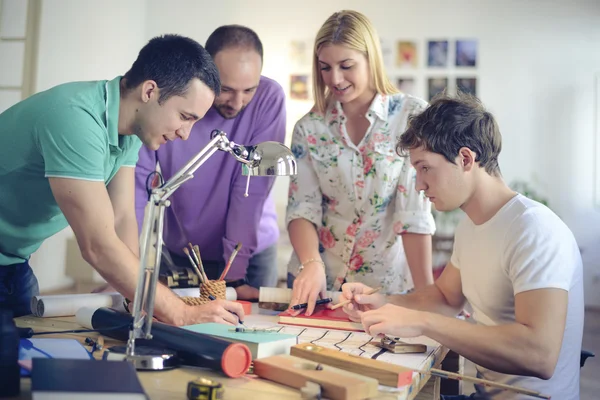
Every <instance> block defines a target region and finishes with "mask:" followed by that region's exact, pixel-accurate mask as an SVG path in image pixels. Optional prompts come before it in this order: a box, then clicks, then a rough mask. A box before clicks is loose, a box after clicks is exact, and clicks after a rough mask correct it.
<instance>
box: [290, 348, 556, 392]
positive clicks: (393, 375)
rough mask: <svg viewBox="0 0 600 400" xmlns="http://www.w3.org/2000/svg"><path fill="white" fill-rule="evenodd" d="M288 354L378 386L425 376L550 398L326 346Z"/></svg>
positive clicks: (520, 389)
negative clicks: (376, 382) (416, 368)
mask: <svg viewBox="0 0 600 400" xmlns="http://www.w3.org/2000/svg"><path fill="white" fill-rule="evenodd" d="M290 354H292V355H293V356H296V357H300V358H305V359H307V360H312V361H316V362H319V363H323V364H327V365H332V366H334V367H337V368H340V369H343V370H346V371H350V372H354V373H357V374H361V375H364V376H369V377H372V378H375V379H377V380H378V381H379V383H380V384H381V385H385V386H393V387H400V386H405V385H410V384H411V382H412V376H413V373H419V374H428V375H432V376H436V377H440V378H444V379H454V380H464V381H470V382H474V383H477V384H481V385H485V386H489V387H495V388H498V389H503V390H508V391H511V392H515V393H521V394H526V395H528V396H531V397H536V398H539V399H550V396H549V395H546V394H543V393H540V392H536V391H535V390H530V389H525V388H521V387H518V386H512V385H506V384H503V383H498V382H494V381H490V380H487V379H480V378H475V377H471V376H467V375H461V374H456V373H454V372H448V371H444V370H441V369H434V368H432V369H431V370H413V369H410V368H406V367H401V366H398V365H395V364H390V363H386V362H383V361H379V360H373V359H370V358H364V357H359V356H353V355H351V354H348V353H344V352H341V351H338V350H331V349H327V348H325V347H321V346H316V345H314V344H310V343H302V344H297V345H295V346H292V349H291V351H290Z"/></svg>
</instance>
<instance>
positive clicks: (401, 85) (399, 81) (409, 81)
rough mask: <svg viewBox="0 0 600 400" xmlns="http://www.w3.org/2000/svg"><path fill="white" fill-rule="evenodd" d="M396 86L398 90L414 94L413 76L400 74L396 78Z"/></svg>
mask: <svg viewBox="0 0 600 400" xmlns="http://www.w3.org/2000/svg"><path fill="white" fill-rule="evenodd" d="M395 83H396V87H397V88H398V90H399V91H401V92H402V93H405V94H410V95H411V96H414V95H415V78H413V77H408V76H402V77H398V78H396V82H395Z"/></svg>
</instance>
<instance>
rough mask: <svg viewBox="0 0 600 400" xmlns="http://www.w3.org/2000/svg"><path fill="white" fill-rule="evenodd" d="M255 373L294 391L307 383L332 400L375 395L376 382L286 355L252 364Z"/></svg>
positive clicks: (346, 399) (364, 397)
mask: <svg viewBox="0 0 600 400" xmlns="http://www.w3.org/2000/svg"><path fill="white" fill-rule="evenodd" d="M254 373H255V374H256V375H258V376H259V377H261V378H263V379H268V380H270V381H274V382H277V383H281V384H283V385H286V386H291V387H294V388H296V389H302V388H304V387H305V386H307V383H309V382H312V383H315V384H318V385H319V386H320V388H321V396H323V397H325V398H328V399H332V400H338V399H339V400H354V399H357V400H358V399H366V398H373V397H376V396H377V394H378V386H377V380H375V379H372V378H367V377H364V376H361V375H358V374H355V373H351V372H347V371H343V370H341V369H338V368H334V367H331V366H329V365H322V364H319V363H316V362H311V361H307V360H305V359H302V358H298V357H293V356H288V355H279V356H272V357H266V358H262V359H259V360H254Z"/></svg>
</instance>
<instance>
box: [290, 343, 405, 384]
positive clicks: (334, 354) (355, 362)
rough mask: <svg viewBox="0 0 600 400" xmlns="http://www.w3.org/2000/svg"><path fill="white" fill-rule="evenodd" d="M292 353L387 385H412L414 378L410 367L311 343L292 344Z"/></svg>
mask: <svg viewBox="0 0 600 400" xmlns="http://www.w3.org/2000/svg"><path fill="white" fill-rule="evenodd" d="M290 354H291V355H292V356H296V357H300V358H304V359H306V360H311V361H314V362H318V363H322V364H326V365H331V366H333V367H336V368H340V369H343V370H346V371H350V372H354V373H356V374H359V375H363V376H368V377H371V378H374V379H377V380H378V381H379V383H380V384H381V385H385V386H392V387H400V386H406V385H410V384H411V382H412V378H413V371H412V370H411V369H410V368H406V367H401V366H399V365H394V364H390V363H386V362H383V361H378V360H374V359H370V358H364V357H360V356H354V355H351V354H348V353H344V352H342V351H338V350H331V349H327V348H325V347H322V346H316V345H314V344H311V343H302V344H297V345H295V346H292V349H291V350H290Z"/></svg>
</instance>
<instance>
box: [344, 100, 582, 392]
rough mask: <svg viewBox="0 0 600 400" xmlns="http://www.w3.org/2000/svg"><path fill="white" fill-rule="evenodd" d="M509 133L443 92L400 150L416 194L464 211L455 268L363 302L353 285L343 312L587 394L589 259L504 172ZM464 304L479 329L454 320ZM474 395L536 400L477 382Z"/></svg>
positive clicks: (524, 377) (529, 379)
mask: <svg viewBox="0 0 600 400" xmlns="http://www.w3.org/2000/svg"><path fill="white" fill-rule="evenodd" d="M500 149H501V135H500V131H499V129H498V126H497V124H496V122H495V120H494V117H493V116H492V115H491V114H490V113H489V112H487V111H486V110H485V109H484V107H483V106H482V105H481V103H480V102H479V101H478V100H477V99H476V98H475V97H472V96H469V95H465V94H459V95H458V96H457V97H455V98H451V97H448V96H446V95H442V96H440V97H438V98H437V99H434V100H433V101H432V102H431V104H430V105H429V107H428V108H427V109H426V110H425V111H424V112H422V113H421V114H419V115H417V116H415V117H413V118H412V119H411V121H410V123H409V126H408V129H407V131H406V132H405V133H404V134H403V136H402V137H401V139H400V142H399V143H398V151H399V152H400V153H404V154H406V153H408V154H409V155H410V161H411V163H412V164H413V166H414V167H415V168H416V170H417V176H416V179H417V182H416V189H417V190H423V191H424V192H425V194H426V195H427V197H429V199H430V200H431V202H432V203H433V204H434V205H435V207H436V209H437V210H439V211H450V210H454V209H456V208H460V209H462V210H463V211H464V212H465V213H466V215H467V217H468V218H464V219H463V220H462V221H461V223H460V224H459V226H458V227H457V229H456V234H455V243H454V250H453V253H452V257H451V260H450V262H449V263H448V264H447V266H446V267H445V268H444V271H443V273H442V275H441V276H440V278H438V280H436V282H435V283H434V284H433V285H430V286H428V287H426V288H423V289H419V290H416V291H415V292H414V293H411V294H408V295H394V296H388V297H384V296H383V295H379V294H374V295H364V294H362V293H365V292H366V291H367V290H369V288H368V287H366V286H364V285H362V284H360V283H349V284H345V285H344V286H343V287H342V290H343V296H342V300H344V298H346V299H353V301H352V302H351V303H350V304H348V305H347V306H345V307H344V310H345V311H346V312H347V313H348V314H349V315H350V316H351V318H352V319H354V320H360V321H361V322H362V323H363V325H364V327H365V329H366V331H367V332H368V333H369V334H371V335H373V336H375V335H378V334H389V335H393V336H396V337H414V336H420V335H425V336H428V337H430V338H432V339H434V340H436V341H438V342H440V343H441V344H443V345H444V346H446V347H448V348H450V349H451V350H454V351H455V352H457V353H459V354H460V355H462V356H464V357H465V358H467V359H469V360H471V361H473V362H474V363H475V364H476V365H477V375H478V377H481V378H484V379H488V380H492V381H495V382H499V383H505V384H509V385H514V386H519V387H523V388H526V389H530V390H535V391H538V392H540V393H543V394H547V395H551V396H552V398H554V399H561V400H568V399H579V358H580V351H581V340H582V334H583V317H584V312H583V283H582V266H581V256H580V253H579V249H578V247H577V243H576V242H575V238H574V237H573V234H572V233H571V231H570V230H569V228H568V227H567V226H566V225H565V224H564V223H563V222H562V221H561V220H560V219H559V218H558V217H557V216H556V215H555V214H554V213H553V212H552V211H551V210H550V209H548V208H547V207H545V206H543V205H542V204H540V203H537V202H535V201H533V200H530V199H528V198H526V197H525V196H523V195H521V194H518V193H515V192H514V191H512V190H511V189H510V188H509V187H508V186H507V185H506V184H505V183H504V181H503V180H502V176H501V174H500V169H499V166H498V155H499V154H500ZM466 302H469V304H470V305H471V306H472V308H473V310H474V312H473V319H474V321H475V322H476V324H475V325H474V324H471V323H469V322H465V321H462V320H460V319H457V318H454V317H455V316H456V314H457V313H458V312H459V311H460V310H461V309H462V307H463V306H464V305H465V303H466ZM475 388H476V393H474V394H473V395H472V397H468V398H493V399H494V400H497V399H521V398H529V397H528V396H525V395H520V394H517V393H515V392H511V391H502V390H498V389H495V388H492V387H488V386H482V385H475Z"/></svg>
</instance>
